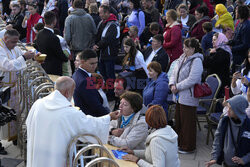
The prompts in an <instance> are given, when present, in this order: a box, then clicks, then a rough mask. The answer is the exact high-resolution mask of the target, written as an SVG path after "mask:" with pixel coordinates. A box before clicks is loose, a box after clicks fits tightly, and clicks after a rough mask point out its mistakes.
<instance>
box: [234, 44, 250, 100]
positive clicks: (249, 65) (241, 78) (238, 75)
mask: <svg viewBox="0 0 250 167" xmlns="http://www.w3.org/2000/svg"><path fill="white" fill-rule="evenodd" d="M244 65H245V67H244V68H243V69H242V70H241V71H236V72H235V73H234V74H233V78H232V83H231V90H232V92H233V94H234V95H237V94H240V93H241V94H242V95H243V96H245V97H247V89H249V88H248V83H250V49H248V57H247V58H246V59H245V61H244Z"/></svg>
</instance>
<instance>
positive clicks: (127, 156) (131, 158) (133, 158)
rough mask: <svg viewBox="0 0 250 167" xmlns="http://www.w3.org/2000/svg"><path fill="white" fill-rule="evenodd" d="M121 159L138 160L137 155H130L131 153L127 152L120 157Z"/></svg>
mask: <svg viewBox="0 0 250 167" xmlns="http://www.w3.org/2000/svg"><path fill="white" fill-rule="evenodd" d="M122 159H124V160H126V161H132V162H137V161H138V159H139V158H138V157H136V156H134V155H132V154H127V155H124V156H123V157H122Z"/></svg>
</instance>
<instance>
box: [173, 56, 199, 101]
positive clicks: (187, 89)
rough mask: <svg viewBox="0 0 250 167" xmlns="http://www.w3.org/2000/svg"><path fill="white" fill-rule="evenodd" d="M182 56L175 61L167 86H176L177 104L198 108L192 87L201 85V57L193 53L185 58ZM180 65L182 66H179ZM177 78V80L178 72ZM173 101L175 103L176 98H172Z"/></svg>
mask: <svg viewBox="0 0 250 167" xmlns="http://www.w3.org/2000/svg"><path fill="white" fill-rule="evenodd" d="M185 56H186V55H185V54H182V55H181V56H180V58H179V59H178V60H177V63H176V66H175V67H174V70H173V72H172V74H171V77H170V80H169V85H170V86H171V85H176V88H177V90H178V94H179V100H178V102H179V103H180V104H183V105H187V106H198V104H199V99H198V98H195V97H194V93H193V92H194V85H195V84H196V83H201V74H202V72H203V65H202V60H203V55H202V54H200V53H195V54H193V55H192V56H189V57H187V59H186V61H184V59H185ZM182 63H183V64H182ZM181 64H182V65H181ZM179 70H180V72H179V77H178V79H177V75H178V71H179ZM173 100H174V101H175V102H176V101H177V100H176V96H175V95H174V96H173Z"/></svg>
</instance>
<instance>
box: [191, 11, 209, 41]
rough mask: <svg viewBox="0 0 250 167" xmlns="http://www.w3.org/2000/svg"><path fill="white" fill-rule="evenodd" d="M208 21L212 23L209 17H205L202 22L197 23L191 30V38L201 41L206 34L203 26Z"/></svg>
mask: <svg viewBox="0 0 250 167" xmlns="http://www.w3.org/2000/svg"><path fill="white" fill-rule="evenodd" d="M207 21H208V22H210V19H209V17H208V16H205V17H203V18H202V19H201V20H198V21H196V22H195V23H194V24H193V26H192V27H191V28H190V36H191V37H195V38H196V39H198V40H199V41H201V39H202V37H203V36H204V35H205V32H204V31H203V29H202V24H203V23H204V22H207Z"/></svg>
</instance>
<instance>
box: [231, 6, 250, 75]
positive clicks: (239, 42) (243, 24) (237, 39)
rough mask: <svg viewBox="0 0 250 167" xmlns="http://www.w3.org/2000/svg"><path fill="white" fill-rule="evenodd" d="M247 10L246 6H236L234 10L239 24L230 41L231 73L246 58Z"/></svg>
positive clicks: (248, 38)
mask: <svg viewBox="0 0 250 167" xmlns="http://www.w3.org/2000/svg"><path fill="white" fill-rule="evenodd" d="M248 17H249V9H248V7H247V6H245V5H244V6H238V7H237V8H236V18H237V19H239V20H240V23H239V24H238V26H237V27H236V30H235V32H234V37H233V39H232V41H230V43H231V46H232V53H233V62H234V65H233V71H234V69H235V66H236V65H240V64H242V62H243V61H244V60H245V59H246V58H247V52H248V49H249V48H250V21H249V20H248Z"/></svg>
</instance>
